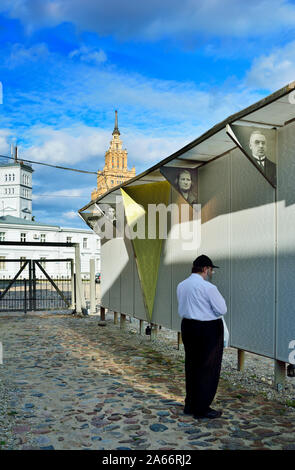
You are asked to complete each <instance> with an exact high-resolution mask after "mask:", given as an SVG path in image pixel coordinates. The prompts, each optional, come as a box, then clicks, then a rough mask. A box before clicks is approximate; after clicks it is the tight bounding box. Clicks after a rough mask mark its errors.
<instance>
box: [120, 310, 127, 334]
mask: <svg viewBox="0 0 295 470" xmlns="http://www.w3.org/2000/svg"><path fill="white" fill-rule="evenodd" d="M120 328H121V329H122V330H125V329H126V315H124V313H121V314H120Z"/></svg>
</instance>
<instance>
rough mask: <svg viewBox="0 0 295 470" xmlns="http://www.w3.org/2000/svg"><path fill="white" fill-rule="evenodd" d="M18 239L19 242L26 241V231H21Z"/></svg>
mask: <svg viewBox="0 0 295 470" xmlns="http://www.w3.org/2000/svg"><path fill="white" fill-rule="evenodd" d="M20 241H21V242H26V241H27V234H26V233H21V234H20Z"/></svg>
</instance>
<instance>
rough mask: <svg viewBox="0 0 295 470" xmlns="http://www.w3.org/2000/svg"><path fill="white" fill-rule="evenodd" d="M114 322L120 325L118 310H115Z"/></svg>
mask: <svg viewBox="0 0 295 470" xmlns="http://www.w3.org/2000/svg"><path fill="white" fill-rule="evenodd" d="M114 324H115V325H118V312H114Z"/></svg>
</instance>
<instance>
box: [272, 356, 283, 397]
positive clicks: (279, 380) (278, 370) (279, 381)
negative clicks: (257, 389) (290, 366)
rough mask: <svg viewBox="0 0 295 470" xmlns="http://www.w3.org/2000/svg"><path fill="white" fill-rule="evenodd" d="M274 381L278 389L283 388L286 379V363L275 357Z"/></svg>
mask: <svg viewBox="0 0 295 470" xmlns="http://www.w3.org/2000/svg"><path fill="white" fill-rule="evenodd" d="M274 366H275V367H274V383H275V387H276V389H277V390H278V391H281V390H283V388H284V385H285V381H286V363H285V362H283V361H279V360H278V359H275V361H274Z"/></svg>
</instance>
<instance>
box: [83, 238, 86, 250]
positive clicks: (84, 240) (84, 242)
mask: <svg viewBox="0 0 295 470" xmlns="http://www.w3.org/2000/svg"><path fill="white" fill-rule="evenodd" d="M83 248H87V238H83Z"/></svg>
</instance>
